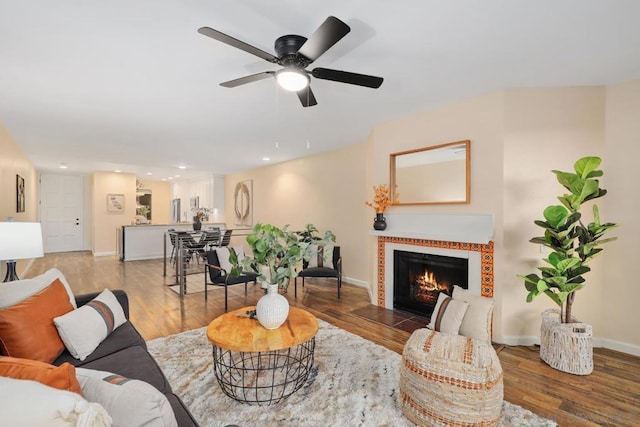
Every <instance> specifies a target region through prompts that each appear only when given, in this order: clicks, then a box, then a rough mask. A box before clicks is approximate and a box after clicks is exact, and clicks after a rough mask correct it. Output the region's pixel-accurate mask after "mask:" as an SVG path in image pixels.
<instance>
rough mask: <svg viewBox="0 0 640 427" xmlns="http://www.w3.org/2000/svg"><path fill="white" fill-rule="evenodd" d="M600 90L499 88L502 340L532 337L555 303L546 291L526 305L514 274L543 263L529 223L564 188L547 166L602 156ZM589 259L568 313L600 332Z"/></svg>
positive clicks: (597, 289)
mask: <svg viewBox="0 0 640 427" xmlns="http://www.w3.org/2000/svg"><path fill="white" fill-rule="evenodd" d="M604 93H605V92H604V88H602V87H595V88H586V87H582V88H553V89H512V90H508V91H506V92H505V121H504V122H505V130H504V177H503V180H504V184H503V185H504V248H503V251H504V258H503V260H504V277H503V280H504V281H503V285H504V286H502V288H501V295H502V304H501V305H502V307H501V311H502V335H503V337H502V338H503V339H505V340H506V341H507V342H509V343H513V342H521V343H531V342H532V341H535V340H536V337H538V336H539V334H540V312H541V311H543V310H545V309H547V308H557V305H556V304H555V303H554V302H553V301H552V300H551V299H550V298H548V297H547V296H546V295H541V296H539V297H537V298H536V299H535V300H534V302H532V303H530V304H527V303H526V300H525V298H526V295H527V292H526V290H525V288H524V285H523V284H522V280H520V279H518V278H517V277H516V275H517V274H529V273H534V272H537V270H536V268H537V267H538V266H541V265H543V264H544V263H543V262H542V261H541V259H542V258H543V257H545V256H546V254H543V253H541V249H540V246H539V245H534V244H532V243H529V239H531V238H532V237H534V236H541V235H543V230H542V229H541V228H540V227H538V226H536V225H535V224H534V223H533V222H534V221H535V220H537V219H542V218H543V217H542V211H543V210H544V209H545V208H546V207H547V206H549V205H555V204H560V202H559V201H558V200H557V196H559V195H561V194H564V193H565V189H564V188H563V187H562V186H561V185H560V184H558V182H557V180H556V177H555V174H553V173H551V170H552V169H557V170H563V171H572V170H573V164H574V162H575V161H576V160H578V159H579V158H581V157H584V156H600V155H601V154H602V143H603V137H604V125H605V123H604ZM607 163H609V162H608V161H605V164H604V165H603V166H604V167H605V168H606V166H607ZM605 172H606V171H605ZM599 204H601V203H599ZM585 207H587V208H588V210H590V209H591V206H589V205H585ZM596 264H597V263H594V264H593V265H592V268H593V269H594V270H593V271H591V272H590V273H589V274H587V275H586V276H585V278H586V280H587V286H586V287H585V288H584V289H583V290H581V291H580V292H579V293H578V294H576V302H575V304H574V310H573V312H574V316H576V317H577V318H578V319H580V320H582V321H585V322H588V323H591V324H592V325H593V326H594V335H595V336H600V335H601V334H602V332H603V330H602V309H601V307H602V274H601V273H602V271H601V269H600V268H598V267H599V266H598V265H596Z"/></svg>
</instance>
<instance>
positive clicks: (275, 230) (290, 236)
mask: <svg viewBox="0 0 640 427" xmlns="http://www.w3.org/2000/svg"><path fill="white" fill-rule="evenodd" d="M335 239H336V238H335V235H334V234H333V233H332V232H331V231H326V232H325V234H324V236H323V237H320V236H318V229H317V228H316V227H315V226H314V225H313V224H307V225H306V227H305V229H304V230H303V231H302V232H295V231H290V230H289V226H288V225H285V226H284V227H282V228H279V227H277V226H275V225H272V224H261V223H258V224H256V225H255V226H254V227H253V231H252V232H251V234H249V235H248V236H247V238H246V241H247V244H248V245H249V247H250V248H251V252H252V255H250V256H246V257H244V259H242V260H240V261H239V260H238V259H237V257H236V256H235V253H232V254H231V256H230V258H229V260H230V261H231V263H232V264H233V265H234V269H233V270H232V273H231V274H239V272H240V270H241V269H242V270H244V271H254V272H256V273H258V275H259V276H258V280H259V281H260V282H263V283H267V284H277V285H278V287H279V288H280V289H282V290H284V291H286V290H287V288H288V286H289V281H290V279H292V278H294V277H296V275H297V274H298V273H297V270H298V267H299V266H300V264H301V262H302V260H303V259H304V260H309V258H310V257H311V256H312V255H313V253H312V248H311V245H312V244H315V245H326V244H329V243H330V242H335Z"/></svg>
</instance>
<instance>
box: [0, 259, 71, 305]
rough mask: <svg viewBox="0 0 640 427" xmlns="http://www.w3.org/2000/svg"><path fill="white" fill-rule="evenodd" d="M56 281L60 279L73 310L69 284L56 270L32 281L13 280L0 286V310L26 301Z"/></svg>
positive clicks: (50, 270)
mask: <svg viewBox="0 0 640 427" xmlns="http://www.w3.org/2000/svg"><path fill="white" fill-rule="evenodd" d="M56 279H60V281H61V282H62V284H63V285H64V288H65V290H66V291H67V293H68V294H69V302H70V303H71V305H72V306H73V308H77V307H78V306H77V305H76V299H75V297H74V296H73V292H71V287H70V286H69V282H67V279H66V278H65V277H64V275H63V274H62V272H61V271H60V270H58V269H57V268H52V269H49V270H47V271H46V272H45V273H43V274H41V275H39V276H36V277H34V278H33V279H22V280H14V281H13V282H7V283H3V284H2V286H0V308H7V307H11V306H13V305H15V304H17V303H19V302H21V301H24V300H26V299H27V298H29V297H30V296H32V295H35V294H37V293H38V292H40V291H41V290H43V289H44V288H46V287H47V286H49V285H50V284H51V283H53V281H54V280H56Z"/></svg>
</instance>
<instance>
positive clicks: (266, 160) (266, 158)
mask: <svg viewBox="0 0 640 427" xmlns="http://www.w3.org/2000/svg"><path fill="white" fill-rule="evenodd" d="M262 160H264V161H265V162H268V161H269V160H271V159H270V158H269V157H263V158H262Z"/></svg>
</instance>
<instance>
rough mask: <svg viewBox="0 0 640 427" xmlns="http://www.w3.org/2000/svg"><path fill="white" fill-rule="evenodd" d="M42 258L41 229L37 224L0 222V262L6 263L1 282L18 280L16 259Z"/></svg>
mask: <svg viewBox="0 0 640 427" xmlns="http://www.w3.org/2000/svg"><path fill="white" fill-rule="evenodd" d="M42 256H44V250H43V248H42V227H41V225H40V223H39V222H0V260H6V261H7V274H6V275H5V276H4V280H3V282H10V281H12V280H18V275H17V274H16V260H17V259H28V258H40V257H42Z"/></svg>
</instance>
